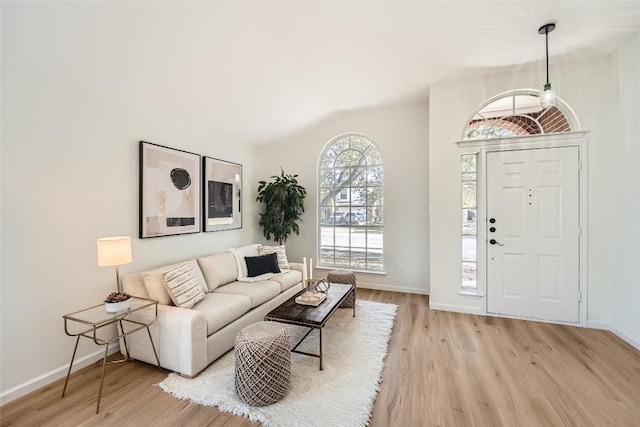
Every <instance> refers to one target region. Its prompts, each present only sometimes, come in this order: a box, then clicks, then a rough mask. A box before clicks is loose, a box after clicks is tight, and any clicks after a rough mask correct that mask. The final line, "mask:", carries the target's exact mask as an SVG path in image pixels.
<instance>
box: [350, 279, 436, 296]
mask: <svg viewBox="0 0 640 427" xmlns="http://www.w3.org/2000/svg"><path fill="white" fill-rule="evenodd" d="M357 286H358V287H359V288H363V289H373V290H374V291H390V292H404V293H405V294H419V295H429V291H428V290H426V289H418V288H407V287H402V286H389V285H378V284H376V283H361V282H358V285H357Z"/></svg>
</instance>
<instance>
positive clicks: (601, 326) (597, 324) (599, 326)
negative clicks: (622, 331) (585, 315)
mask: <svg viewBox="0 0 640 427" xmlns="http://www.w3.org/2000/svg"><path fill="white" fill-rule="evenodd" d="M586 326H587V328H591V329H602V330H604V331H609V330H611V328H610V327H609V324H608V323H602V322H594V321H592V320H587V325H586Z"/></svg>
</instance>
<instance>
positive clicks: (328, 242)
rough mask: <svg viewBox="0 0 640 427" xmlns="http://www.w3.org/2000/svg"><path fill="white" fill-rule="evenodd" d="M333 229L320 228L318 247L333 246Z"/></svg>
mask: <svg viewBox="0 0 640 427" xmlns="http://www.w3.org/2000/svg"><path fill="white" fill-rule="evenodd" d="M334 241H335V240H334V238H333V227H320V246H333V245H334Z"/></svg>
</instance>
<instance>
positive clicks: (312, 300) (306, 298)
mask: <svg viewBox="0 0 640 427" xmlns="http://www.w3.org/2000/svg"><path fill="white" fill-rule="evenodd" d="M325 299H327V294H325V293H321V292H305V293H303V294H301V295H298V296H297V297H296V303H298V304H302V305H312V306H314V307H317V306H319V305H320V303H322V301H324V300H325Z"/></svg>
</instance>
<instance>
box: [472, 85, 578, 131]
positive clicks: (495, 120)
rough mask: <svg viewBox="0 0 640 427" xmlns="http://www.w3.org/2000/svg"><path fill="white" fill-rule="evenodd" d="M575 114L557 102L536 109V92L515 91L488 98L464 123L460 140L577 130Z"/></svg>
mask: <svg viewBox="0 0 640 427" xmlns="http://www.w3.org/2000/svg"><path fill="white" fill-rule="evenodd" d="M579 129H580V126H579V124H578V123H577V119H576V118H575V114H574V113H573V111H572V110H571V108H570V107H569V105H568V104H566V103H565V102H564V101H562V100H561V99H558V103H557V105H555V106H553V107H549V108H542V107H540V91H538V90H535V89H518V90H514V91H509V92H505V93H501V94H499V95H496V96H494V97H493V98H491V99H488V100H487V101H486V102H484V103H483V104H482V105H480V107H478V108H477V109H476V111H475V112H474V113H473V115H472V116H471V119H470V120H468V121H467V124H466V126H465V129H464V132H463V135H462V139H463V140H472V139H500V138H513V137H518V136H527V135H539V134H544V133H562V132H571V131H575V130H579Z"/></svg>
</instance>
